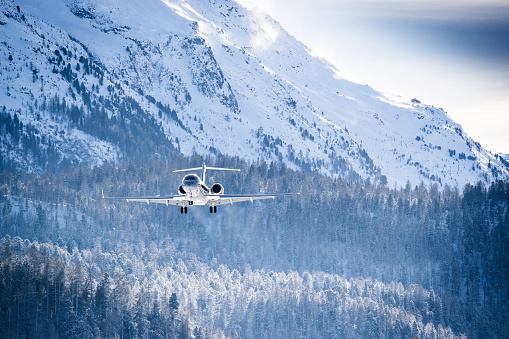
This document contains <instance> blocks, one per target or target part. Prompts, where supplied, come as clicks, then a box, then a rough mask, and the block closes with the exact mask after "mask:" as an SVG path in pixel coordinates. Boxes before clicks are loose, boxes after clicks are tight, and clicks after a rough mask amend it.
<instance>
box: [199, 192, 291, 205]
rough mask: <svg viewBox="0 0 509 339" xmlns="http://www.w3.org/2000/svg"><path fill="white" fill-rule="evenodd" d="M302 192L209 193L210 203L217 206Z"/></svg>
mask: <svg viewBox="0 0 509 339" xmlns="http://www.w3.org/2000/svg"><path fill="white" fill-rule="evenodd" d="M299 194H300V193H280V194H221V195H212V194H211V195H208V196H207V200H208V205H211V206H217V205H225V204H233V203H235V202H242V201H251V202H253V201H254V200H262V199H275V198H276V197H282V196H292V195H299Z"/></svg>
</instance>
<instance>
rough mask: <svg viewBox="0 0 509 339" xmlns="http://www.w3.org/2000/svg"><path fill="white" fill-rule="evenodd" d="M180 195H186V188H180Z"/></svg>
mask: <svg viewBox="0 0 509 339" xmlns="http://www.w3.org/2000/svg"><path fill="white" fill-rule="evenodd" d="M179 194H186V191H185V190H184V187H182V186H179Z"/></svg>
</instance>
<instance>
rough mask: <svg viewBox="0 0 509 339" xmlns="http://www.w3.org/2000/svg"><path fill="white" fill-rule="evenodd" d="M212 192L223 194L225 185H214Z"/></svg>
mask: <svg viewBox="0 0 509 339" xmlns="http://www.w3.org/2000/svg"><path fill="white" fill-rule="evenodd" d="M210 191H211V192H212V194H223V193H224V188H223V185H221V184H214V185H212V187H211V188H210Z"/></svg>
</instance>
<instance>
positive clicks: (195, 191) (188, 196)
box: [103, 164, 300, 213]
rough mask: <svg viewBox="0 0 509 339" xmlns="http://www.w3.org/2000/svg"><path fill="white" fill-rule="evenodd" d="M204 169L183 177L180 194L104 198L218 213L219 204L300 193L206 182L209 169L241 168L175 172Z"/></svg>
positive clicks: (206, 168) (184, 210)
mask: <svg viewBox="0 0 509 339" xmlns="http://www.w3.org/2000/svg"><path fill="white" fill-rule="evenodd" d="M197 170H202V177H201V179H200V177H199V176H198V175H196V174H187V175H186V176H185V177H184V179H182V185H180V187H179V188H178V193H179V194H178V195H169V196H152V197H105V196H104V193H103V199H119V200H126V201H127V202H131V201H137V202H145V203H147V204H150V203H157V204H166V206H168V205H175V206H180V213H187V207H188V206H193V205H198V206H209V208H210V213H217V206H218V205H224V204H233V203H235V202H242V201H251V202H253V201H254V200H261V199H275V198H276V197H277V196H290V195H298V194H300V193H282V194H251V195H247V194H224V188H223V185H221V184H219V183H216V184H213V185H212V186H211V187H210V188H209V187H207V185H206V184H205V174H206V172H207V170H214V171H236V172H239V171H240V170H239V169H232V168H218V167H207V166H205V164H203V166H202V167H197V168H188V169H183V170H176V171H173V172H188V171H197Z"/></svg>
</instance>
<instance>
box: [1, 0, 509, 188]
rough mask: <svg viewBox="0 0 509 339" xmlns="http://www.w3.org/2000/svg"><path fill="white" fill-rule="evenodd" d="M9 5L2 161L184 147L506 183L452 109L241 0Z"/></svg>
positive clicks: (29, 164)
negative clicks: (383, 78) (356, 66)
mask: <svg viewBox="0 0 509 339" xmlns="http://www.w3.org/2000/svg"><path fill="white" fill-rule="evenodd" d="M0 7H1V13H0V79H1V84H2V85H1V86H0V118H1V119H0V121H1V124H2V125H1V127H2V129H1V134H0V152H1V153H0V154H1V155H2V156H1V159H0V166H2V167H3V168H8V169H13V170H23V171H36V172H37V171H42V170H45V169H47V168H52V166H56V165H55V163H60V164H64V165H65V164H68V163H78V162H82V161H85V162H91V163H100V162H103V161H106V160H116V159H120V158H133V157H135V156H147V155H150V154H164V152H165V150H172V149H174V150H176V151H178V152H182V153H184V154H193V153H198V154H210V153H212V154H214V153H217V152H220V153H223V154H228V155H233V156H240V157H242V158H244V159H247V160H248V161H257V160H264V161H271V160H276V161H284V162H286V163H287V164H289V165H290V166H292V167H295V168H303V169H311V170H315V169H316V170H319V171H321V172H324V173H328V174H331V175H341V176H351V177H352V178H356V177H358V176H360V177H363V178H368V177H369V178H372V179H373V180H375V181H381V182H387V183H388V184H389V185H393V184H394V183H397V184H398V185H405V184H406V182H407V181H410V182H411V183H412V184H418V183H419V182H421V181H423V182H425V183H427V184H428V183H432V182H438V183H440V184H445V183H448V184H451V185H460V186H462V185H464V184H465V183H468V182H476V181H478V180H484V181H486V182H491V181H494V180H497V179H507V178H509V167H508V166H507V162H506V161H503V160H502V159H501V158H500V157H499V156H494V155H492V154H491V153H490V152H489V151H487V150H485V149H483V148H482V147H481V145H480V144H479V143H477V142H475V141H474V140H472V139H471V138H470V137H469V136H468V135H466V134H465V133H464V131H463V130H462V128H461V126H460V125H458V124H457V123H455V122H454V121H453V120H452V119H451V118H450V117H449V116H448V115H447V114H446V113H445V112H444V111H443V110H441V109H439V108H435V107H433V106H431V105H427V104H423V103H421V102H420V101H419V100H417V99H413V100H411V101H405V100H404V99H402V98H400V97H396V96H393V95H388V94H385V93H382V92H379V91H376V90H374V89H373V88H371V87H369V86H367V85H363V84H358V83H355V82H352V81H350V80H348V79H347V78H346V77H345V76H344V75H343V74H342V73H341V71H339V70H338V69H336V68H335V67H334V66H333V65H331V64H329V63H327V62H326V61H325V60H323V59H320V58H318V57H316V56H315V55H313V53H312V52H311V51H309V50H308V49H307V48H306V46H304V45H303V44H302V43H300V42H299V41H297V40H296V39H295V38H293V37H292V36H290V35H289V34H288V33H287V32H286V31H285V30H284V29H283V28H282V27H281V26H280V25H279V24H278V23H277V22H276V21H275V20H273V19H272V18H270V17H269V16H267V15H265V14H261V13H257V12H252V11H249V10H247V9H246V8H243V7H242V6H241V5H240V4H238V3H236V2H235V1H233V0H217V1H216V0H144V1H141V0H133V1H127V2H125V1H119V0H106V1H104V0H103V1H98V0H48V1H44V2H40V1H35V0H16V1H13V0H0ZM331 43H333V42H331Z"/></svg>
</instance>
